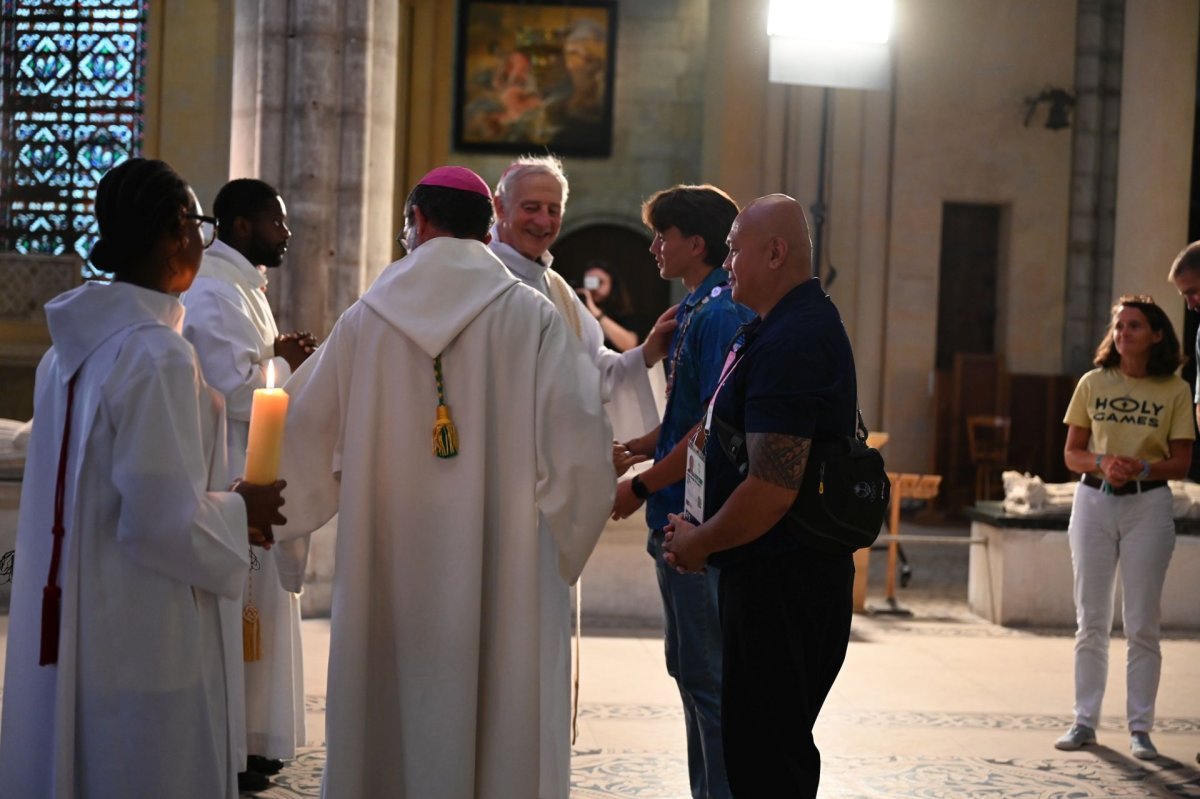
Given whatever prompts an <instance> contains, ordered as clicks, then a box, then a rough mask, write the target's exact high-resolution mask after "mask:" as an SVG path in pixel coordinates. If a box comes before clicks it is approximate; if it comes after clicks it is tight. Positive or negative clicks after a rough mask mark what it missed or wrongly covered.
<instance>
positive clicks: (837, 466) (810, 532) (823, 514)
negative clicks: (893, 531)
mask: <svg viewBox="0 0 1200 799" xmlns="http://www.w3.org/2000/svg"><path fill="white" fill-rule="evenodd" d="M713 431H714V432H715V433H716V434H717V443H718V444H720V446H721V451H722V452H724V453H725V455H726V457H728V458H729V459H730V461H732V462H733V464H734V466H736V467H737V469H738V472H739V473H740V474H742V475H745V474H746V473H747V471H748V470H749V465H750V463H749V454H748V453H747V452H746V434H745V433H744V432H742V431H740V430H738V429H737V428H735V427H733V426H732V425H729V424H728V423H726V422H724V421H723V420H722V419H720V418H719V417H717V416H715V415H714V416H713ZM891 493H892V481H891V480H889V479H888V476H887V471H886V470H885V469H884V464H883V456H882V455H880V454H879V450H877V449H875V448H873V447H869V446H867V426H866V424H864V423H863V418H862V412H861V411H859V412H858V425H857V429H856V430H855V432H854V434H853V435H849V436H840V437H838V438H834V439H827V440H814V441H813V442H812V448H811V450H810V451H809V455H808V465H807V466H806V467H805V469H804V478H803V479H802V480H801V482H800V490H799V493H798V494H797V495H796V501H795V502H794V503H793V504H792V507H791V508H790V509H789V510H788V512H787V514H786V515H785V516H784V518H785V519H786V520H787V521H788V522H789V523H790V526H791V527H792V528H794V529H795V530H796V532H797V533H799V534H800V535H802V536H804V538H805V539H806V540H805V545H806V546H809V547H811V548H812V549H816V550H818V551H820V552H826V553H828V554H831V555H841V554H849V553H851V552H854V551H855V550H858V549H863V548H865V547H869V546H871V545H872V544H874V543H875V539H876V538H878V537H879V530H880V528H881V527H882V526H883V520H884V517H885V516H886V515H887V508H888V500H889V499H890V497H891Z"/></svg>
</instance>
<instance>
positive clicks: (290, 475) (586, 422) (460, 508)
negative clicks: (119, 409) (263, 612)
mask: <svg viewBox="0 0 1200 799" xmlns="http://www.w3.org/2000/svg"><path fill="white" fill-rule="evenodd" d="M447 170H449V171H447ZM461 173H466V175H469V176H470V177H471V178H472V179H471V180H467V179H466V178H462V177H456V176H460V175H461ZM427 181H432V182H427ZM476 182H477V183H476ZM461 185H467V186H469V187H470V188H467V189H465V190H464V189H459V188H457V187H458V186H461ZM476 186H478V187H481V188H476ZM420 189H426V190H427V191H426V192H425V193H423V194H422V193H421V192H420V191H419V190H420ZM428 189H441V190H442V192H443V194H442V195H440V196H438V194H437V192H431V191H428ZM446 191H449V192H451V194H450V195H445V194H444V192H446ZM457 195H468V196H467V197H466V198H465V199H464V198H462V197H458V196H457ZM479 195H481V196H479ZM487 195H488V192H487V187H486V185H484V184H483V182H482V180H480V179H479V178H478V176H474V175H473V173H469V172H468V170H465V169H461V168H443V169H442V170H435V171H434V172H433V173H431V175H430V176H426V179H425V181H423V182H422V184H421V185H419V186H418V190H414V193H413V195H411V196H410V201H409V206H410V210H409V214H408V216H409V218H410V223H409V227H406V234H407V235H406V238H407V239H408V241H409V243H410V247H411V246H413V245H418V246H416V248H415V250H414V251H413V252H411V254H410V255H409V256H407V257H406V258H404V259H403V260H401V261H398V262H396V263H394V264H392V265H391V266H389V267H388V268H387V269H386V270H384V272H383V273H382V274H381V275H380V277H379V279H378V280H377V281H376V282H375V284H374V285H373V286H372V287H371V289H370V290H369V291H368V292H367V293H366V294H365V295H364V296H363V297H362V299H361V300H359V302H357V303H355V304H354V305H353V306H352V307H351V308H350V309H349V310H348V311H346V313H345V314H343V315H342V318H341V319H340V320H339V321H338V323H337V325H336V326H335V327H334V330H333V332H332V333H331V334H330V336H329V339H328V340H327V341H326V342H325V343H324V344H323V345H322V346H321V348H320V349H319V350H318V351H317V354H316V355H314V356H313V358H311V359H310V360H309V361H308V362H307V363H305V364H304V365H303V366H302V367H301V368H300V369H299V370H297V372H296V373H295V375H294V376H293V377H292V380H291V381H290V382H289V383H288V385H287V390H288V393H289V394H290V395H291V409H290V412H289V418H288V427H287V435H286V440H285V445H284V453H283V474H282V475H281V476H282V477H283V478H285V479H286V480H287V481H288V482H289V489H288V491H289V501H288V505H287V513H288V517H289V520H290V521H289V524H287V525H286V526H284V527H279V528H276V530H275V533H276V537H277V538H278V539H279V540H281V541H283V540H286V539H288V538H290V537H293V536H298V535H305V534H308V533H311V532H312V531H313V530H315V529H317V528H318V527H320V526H321V525H322V524H323V523H324V522H325V521H327V520H328V519H329V518H330V517H331V516H332V515H333V514H334V513H335V512H339V511H340V516H339V522H338V536H337V542H336V564H337V566H336V572H335V575H334V585H333V609H332V616H333V618H332V638H331V643H330V666H329V694H328V695H329V705H328V711H327V715H326V719H327V722H326V723H327V735H326V738H327V741H328V762H327V766H326V771H325V778H324V788H323V795H324V796H325V797H327V799H339V798H340V797H360V796H361V797H367V796H387V797H394V798H395V799H429V798H430V797H437V799H497V798H499V797H522V798H529V799H532V797H539V796H546V797H547V799H566V796H567V794H566V792H565V789H564V790H563V791H562V792H561V793H556V794H554V795H553V796H548V795H547V794H544V793H542V792H541V790H542V789H541V788H540V785H539V783H540V775H541V773H542V770H543V765H544V764H543V762H542V761H543V758H544V757H546V756H547V755H546V753H545V752H543V750H542V748H541V746H540V735H539V728H540V726H541V722H542V712H541V704H542V701H543V700H542V688H541V686H542V684H543V683H544V682H546V681H552V682H555V683H556V684H558V681H559V680H560V679H561V678H562V676H565V675H560V674H558V673H557V672H555V673H550V674H548V673H546V667H545V665H544V664H543V661H542V658H541V657H540V651H541V648H542V644H543V638H544V634H545V627H546V625H548V624H550V625H553V627H554V630H553V631H552V635H553V637H557V636H558V635H559V629H558V628H559V625H560V624H561V620H563V619H565V618H566V617H567V613H568V608H567V601H566V592H567V586H568V585H569V584H570V583H572V582H574V581H575V580H576V579H577V578H578V576H579V574H580V571H581V570H582V569H583V565H584V562H585V561H586V560H587V558H588V556H589V555H590V553H591V551H592V549H593V547H594V546H595V543H596V541H597V539H598V537H599V534H600V532H601V530H602V529H603V527H604V523H605V520H606V518H607V514H608V511H609V509H610V508H611V500H612V496H613V492H614V484H615V479H614V473H613V467H612V463H611V452H612V450H611V433H610V429H609V425H608V423H607V420H606V419H605V416H604V412H603V409H602V407H601V403H600V387H599V378H598V373H597V371H596V370H595V369H594V368H593V367H592V366H591V365H590V363H588V361H587V359H586V357H585V356H584V355H583V354H582V353H581V352H580V350H579V348H578V347H576V346H575V345H574V344H573V343H572V340H571V337H569V336H568V335H567V333H566V331H565V329H564V327H563V321H562V319H561V318H560V317H559V314H558V313H557V311H556V310H555V309H554V306H553V305H551V304H550V303H549V302H547V301H546V299H545V298H544V297H542V296H540V295H539V294H538V293H536V292H534V291H531V290H530V289H529V288H528V287H526V286H524V285H523V284H522V283H521V282H520V281H518V280H517V279H516V278H514V277H513V276H512V275H511V274H510V273H509V272H508V271H507V270H506V269H504V268H503V266H502V264H501V263H500V262H499V261H498V260H497V259H496V257H495V256H494V255H493V254H492V252H491V251H490V250H489V249H488V248H487V247H486V246H485V245H484V244H483V243H482V242H481V241H480V240H475V239H482V238H484V237H485V236H486V231H487V229H488V225H489V224H490V217H491V209H490V205H489V204H488V201H487ZM472 197H477V200H475V199H471V198H472ZM447 198H449V199H447ZM435 200H437V201H438V203H439V204H440V205H441V207H442V208H443V209H450V212H448V213H447V215H446V216H445V217H444V219H445V220H446V221H445V226H447V227H448V226H449V225H450V224H451V223H452V222H454V220H457V219H461V218H462V217H463V216H464V215H465V213H464V212H456V211H454V210H453V209H454V208H456V207H457V206H456V205H455V203H461V204H463V205H466V204H468V203H470V209H471V213H472V214H475V213H478V214H480V215H481V216H482V223H481V227H478V226H477V227H478V229H476V227H472V228H471V232H470V234H469V235H470V236H471V237H470V238H452V237H450V236H449V235H447V233H446V232H444V231H442V230H441V228H439V227H438V224H440V223H439V222H438V220H435V221H433V222H431V221H430V220H429V219H427V218H426V217H425V215H424V214H423V213H422V204H423V203H425V204H427V205H429V206H430V207H431V208H432V206H433V204H434V201H435ZM476 206H478V208H476ZM431 229H432V230H433V234H432V235H431V232H430V231H431ZM464 235H467V234H464ZM443 400H444V403H445V404H444V405H442V401H443ZM445 408H448V409H449V415H450V416H451V417H452V420H453V424H454V427H455V429H456V433H457V435H456V439H457V440H456V444H457V447H456V450H457V454H456V455H454V456H453V457H439V456H438V455H437V454H435V451H434V447H433V429H434V420H435V419H436V418H438V411H440V410H443V409H445ZM439 442H440V445H439V448H438V449H439V450H440V451H441V454H442V455H447V454H448V450H447V449H446V448H445V447H444V446H441V445H444V444H445V443H446V438H445V437H444V436H443V437H441V438H439ZM296 568H297V569H298V568H300V567H299V565H297V566H296ZM550 606H553V607H550ZM562 687H563V689H564V691H565V684H564V685H563V686H562ZM553 756H554V757H558V758H560V759H561V761H562V762H561V763H556V764H554V765H553V770H555V771H558V770H564V771H565V769H566V767H567V757H568V756H569V752H568V751H567V749H566V748H565V747H563V748H562V749H560V750H557V751H555V752H554V753H553Z"/></svg>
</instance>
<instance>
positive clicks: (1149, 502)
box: [1055, 296, 1195, 760]
mask: <svg viewBox="0 0 1200 799" xmlns="http://www.w3.org/2000/svg"><path fill="white" fill-rule="evenodd" d="M1180 361H1181V358H1180V351H1179V339H1178V338H1176V336H1175V331H1174V329H1173V328H1172V327H1171V320H1170V319H1168V318H1167V315H1166V314H1165V313H1163V310H1162V309H1161V308H1159V307H1158V306H1157V305H1155V304H1154V300H1152V299H1151V298H1149V297H1144V296H1126V297H1122V298H1121V299H1120V300H1118V301H1117V304H1116V305H1114V306H1113V315H1112V322H1111V323H1110V324H1109V326H1108V330H1107V331H1106V332H1105V334H1104V338H1103V340H1102V341H1101V342H1100V346H1099V347H1098V348H1097V350H1096V357H1095V360H1094V363H1095V365H1096V367H1097V368H1095V369H1093V370H1092V371H1090V372H1088V373H1087V374H1085V375H1084V376H1083V377H1082V378H1081V379H1080V381H1079V385H1078V386H1076V388H1075V394H1074V396H1072V397H1071V404H1070V405H1069V406H1068V407H1067V415H1066V418H1065V419H1064V420H1063V421H1065V422H1066V423H1067V425H1068V427H1067V445H1066V448H1065V451H1064V456H1065V460H1066V464H1067V468H1068V469H1070V470H1071V471H1074V472H1079V473H1081V474H1082V475H1083V480H1082V482H1081V483H1080V486H1079V488H1078V489H1077V490H1076V491H1075V502H1074V504H1073V505H1072V508H1071V522H1070V525H1069V526H1068V528H1067V537H1068V540H1069V541H1070V545H1071V563H1072V565H1073V566H1074V572H1075V618H1076V620H1077V623H1078V628H1077V630H1076V632H1075V723H1074V724H1073V725H1072V726H1071V728H1070V729H1069V730H1067V732H1066V733H1065V734H1063V736H1062V737H1061V738H1059V739H1058V740H1057V741H1056V742H1055V746H1056V747H1057V748H1059V749H1065V750H1074V749H1079V748H1080V747H1082V746H1087V745H1089V744H1093V743H1095V742H1096V725H1097V724H1098V723H1099V722H1100V705H1101V702H1102V701H1103V699H1104V686H1105V682H1106V679H1107V675H1108V639H1109V633H1110V631H1111V630H1112V622H1113V590H1114V585H1115V582H1116V575H1117V569H1118V568H1119V569H1120V572H1121V583H1122V586H1123V606H1122V614H1121V615H1122V619H1123V622H1124V628H1125V638H1126V640H1127V641H1128V644H1127V646H1128V650H1129V657H1128V665H1127V667H1126V671H1127V676H1126V682H1127V688H1126V693H1127V698H1126V712H1127V716H1128V719H1129V734H1130V740H1129V744H1130V750H1131V751H1132V753H1133V755H1134V757H1137V758H1140V759H1143V760H1149V759H1153V758H1155V757H1158V751H1157V750H1156V749H1155V748H1154V744H1153V743H1151V741H1150V728H1151V727H1152V726H1153V724H1154V700H1155V696H1156V694H1157V693H1158V680H1159V674H1160V673H1161V671H1162V654H1161V652H1160V649H1159V617H1160V615H1161V604H1162V586H1163V579H1164V578H1165V577H1166V573H1167V564H1168V563H1170V560H1171V552H1172V551H1173V550H1174V547H1175V518H1174V513H1173V512H1172V504H1173V503H1172V500H1171V491H1170V489H1168V488H1167V481H1168V480H1182V479H1183V478H1184V476H1185V475H1186V474H1187V470H1188V466H1189V465H1190V464H1191V460H1192V440H1193V439H1194V438H1195V428H1194V427H1193V422H1192V402H1191V397H1190V396H1189V392H1188V387H1187V384H1186V383H1184V382H1183V380H1182V379H1180V378H1179V377H1178V376H1176V374H1175V370H1176V369H1177V368H1179V364H1180Z"/></svg>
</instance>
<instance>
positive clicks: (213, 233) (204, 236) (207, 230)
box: [184, 214, 220, 250]
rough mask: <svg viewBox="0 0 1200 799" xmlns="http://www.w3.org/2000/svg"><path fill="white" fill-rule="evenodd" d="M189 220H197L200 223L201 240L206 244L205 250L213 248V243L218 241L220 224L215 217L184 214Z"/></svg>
mask: <svg viewBox="0 0 1200 799" xmlns="http://www.w3.org/2000/svg"><path fill="white" fill-rule="evenodd" d="M184 216H186V217H187V218H188V219H197V220H199V221H200V240H201V241H202V242H204V249H206V250H207V249H208V248H209V247H211V246H212V243H213V242H214V241H216V239H217V227H218V225H219V224H220V223H219V222H218V221H217V218H216V217H215V216H204V215H203V214H184Z"/></svg>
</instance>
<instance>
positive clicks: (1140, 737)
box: [1129, 732, 1158, 760]
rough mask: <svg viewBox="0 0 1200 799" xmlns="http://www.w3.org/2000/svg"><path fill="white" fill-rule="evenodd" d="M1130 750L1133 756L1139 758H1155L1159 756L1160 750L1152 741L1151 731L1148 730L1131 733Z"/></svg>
mask: <svg viewBox="0 0 1200 799" xmlns="http://www.w3.org/2000/svg"><path fill="white" fill-rule="evenodd" d="M1129 751H1130V752H1133V756H1134V757H1136V758H1137V759H1138V760H1154V759H1155V758H1156V757H1158V750H1157V749H1155V748H1154V744H1152V743H1151V742H1150V733H1148V732H1132V733H1130V734H1129Z"/></svg>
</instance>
